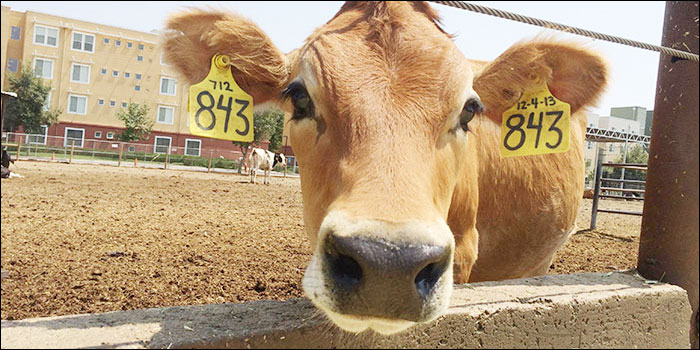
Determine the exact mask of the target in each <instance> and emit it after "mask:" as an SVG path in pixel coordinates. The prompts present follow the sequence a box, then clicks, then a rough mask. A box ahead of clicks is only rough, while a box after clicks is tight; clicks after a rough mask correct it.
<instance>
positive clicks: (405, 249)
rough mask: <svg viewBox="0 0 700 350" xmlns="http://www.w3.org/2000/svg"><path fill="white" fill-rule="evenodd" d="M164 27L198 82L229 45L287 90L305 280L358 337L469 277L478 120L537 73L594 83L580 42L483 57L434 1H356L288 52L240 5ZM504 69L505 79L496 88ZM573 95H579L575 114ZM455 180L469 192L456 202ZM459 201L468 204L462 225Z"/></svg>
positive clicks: (389, 326)
mask: <svg viewBox="0 0 700 350" xmlns="http://www.w3.org/2000/svg"><path fill="white" fill-rule="evenodd" d="M168 28H169V29H171V30H173V32H172V33H170V34H168V35H167V37H166V41H165V45H164V48H165V53H166V58H167V59H168V60H169V61H170V62H172V63H173V64H174V65H175V67H177V68H178V70H179V71H180V72H181V73H183V75H184V76H185V77H186V78H187V80H188V81H189V82H190V83H197V82H199V81H200V80H201V79H203V78H204V77H205V76H206V74H207V72H208V69H209V63H210V60H211V57H212V55H214V54H217V53H219V54H227V55H229V56H230V57H231V62H232V66H231V71H232V73H233V75H234V77H235V79H236V81H237V82H238V84H239V85H240V86H241V88H243V89H244V90H245V91H247V92H248V93H250V94H251V95H253V98H254V99H255V101H256V103H260V102H264V101H269V100H274V99H277V98H278V97H279V96H282V100H283V101H284V103H285V104H284V106H285V107H286V108H287V109H288V110H290V111H291V112H292V118H291V121H290V122H289V127H290V142H291V145H292V147H293V149H294V153H295V155H296V156H297V159H298V161H299V170H300V174H301V187H302V197H303V204H304V223H305V228H306V232H307V234H308V237H309V240H310V242H311V246H312V248H313V250H314V252H313V257H312V259H311V262H310V263H309V266H308V268H307V270H306V274H305V276H304V279H303V289H304V291H305V293H306V295H307V296H308V297H309V298H310V299H311V301H312V302H313V303H314V304H315V305H316V306H317V307H319V308H320V309H322V310H323V311H325V313H326V314H327V315H328V316H329V318H331V319H332V320H333V321H334V322H335V323H336V324H337V325H339V326H340V327H342V328H344V329H346V330H350V331H354V332H359V331H363V330H365V329H367V328H370V329H373V330H375V331H378V332H380V333H393V332H396V331H400V330H403V329H405V328H406V327H408V326H410V325H412V324H415V323H419V322H426V321H429V320H432V319H435V318H436V317H438V316H439V315H440V314H441V313H442V312H444V311H445V309H446V308H447V306H448V303H449V299H450V294H451V291H452V284H453V261H454V258H455V255H456V254H457V255H458V256H459V264H460V273H461V274H462V279H463V280H464V279H465V277H464V276H465V274H466V278H468V274H469V271H470V268H471V266H472V265H473V263H474V261H475V260H476V258H477V246H476V244H477V239H478V235H477V231H476V228H475V223H476V218H475V216H476V207H477V205H478V187H477V170H476V169H477V166H478V160H477V159H476V152H475V150H474V147H475V146H474V144H473V143H470V142H469V139H470V133H471V132H470V125H471V123H473V121H472V119H473V118H492V119H495V120H496V121H499V120H500V114H499V113H501V112H503V111H504V110H505V109H507V108H508V107H510V106H511V105H512V104H514V103H515V101H516V100H517V98H518V96H519V94H520V93H521V92H522V91H523V89H525V88H527V85H528V84H530V85H533V84H534V82H535V80H536V79H535V78H543V79H547V80H548V83H549V85H550V87H551V88H552V90H558V91H557V92H556V93H557V94H558V95H557V96H558V97H559V98H561V99H564V98H566V97H569V95H573V93H570V89H569V88H571V89H574V90H576V89H578V90H579V91H580V90H586V87H585V84H583V85H581V86H578V84H580V83H581V82H582V80H585V79H586V78H585V77H583V76H580V74H579V72H580V71H582V70H581V69H579V68H577V67H574V64H568V63H567V62H574V61H576V60H577V58H576V56H575V55H579V56H582V55H583V56H585V55H586V53H585V52H581V51H577V50H575V49H569V48H568V46H566V45H550V44H548V43H545V42H534V43H531V44H522V45H520V46H518V47H516V48H513V49H511V51H509V53H507V55H505V56H502V57H501V58H499V59H497V60H496V61H495V62H493V63H492V64H490V65H485V64H478V65H474V64H472V62H471V61H469V60H468V59H466V58H465V57H464V56H463V55H462V53H460V51H459V50H458V49H457V47H456V46H455V45H454V43H453V42H452V40H451V38H450V37H449V36H448V35H447V34H445V33H444V32H443V31H442V29H440V27H439V25H438V18H437V15H436V14H435V12H434V11H433V10H432V9H431V8H430V7H429V6H428V5H427V4H425V3H408V2H376V3H348V4H346V5H345V6H343V8H342V9H341V10H340V11H339V12H338V14H336V16H335V17H333V18H332V19H331V20H330V21H329V22H328V23H326V24H325V25H324V26H322V27H320V28H319V29H317V30H316V31H315V32H314V33H313V34H312V35H311V36H310V37H309V38H308V39H307V40H306V42H305V44H304V45H303V46H302V47H301V48H299V49H297V50H295V51H293V52H291V53H289V54H287V55H284V54H282V53H281V52H279V51H278V50H277V48H276V47H275V46H274V45H273V44H272V43H271V42H270V40H269V38H268V37H267V36H266V35H265V34H264V33H263V32H262V31H261V30H260V29H259V28H258V27H257V26H256V25H254V24H253V23H251V22H250V21H248V20H246V19H244V18H242V17H240V16H237V15H233V14H224V13H218V12H204V11H199V10H192V11H190V12H185V13H180V14H177V15H175V16H173V17H171V18H170V20H169V22H168ZM564 50H569V51H567V52H564ZM513 57H515V58H517V60H516V59H513ZM584 58H585V57H583V58H582V59H584ZM579 61H580V60H579ZM577 62H578V61H577ZM504 75H508V77H507V78H508V79H509V80H508V82H507V84H505V85H504V86H497V84H501V83H502V82H501V80H503V79H504ZM477 86H480V87H481V90H482V91H483V92H482V91H479V89H476V88H475V87H477ZM577 101H578V100H576V99H570V100H569V102H570V103H572V110H574V109H575V108H578V107H574V105H573V104H574V103H578V102H577ZM484 105H485V106H486V110H487V111H489V113H487V114H485V115H484V114H482V112H483V110H484V107H483V106H484ZM457 188H459V193H460V196H462V197H464V198H460V201H459V203H458V204H455V203H453V196H455V195H456V193H457V192H456V191H457V190H456V189H457ZM455 205H459V206H460V210H461V213H462V214H463V215H462V218H461V221H460V222H461V226H460V232H454V233H453V231H452V230H451V229H450V226H448V224H447V217H448V213H449V212H450V211H451V206H453V207H454V206H455ZM452 210H454V208H452ZM456 241H457V242H460V244H461V245H462V246H461V247H459V251H456V246H455V242H456Z"/></svg>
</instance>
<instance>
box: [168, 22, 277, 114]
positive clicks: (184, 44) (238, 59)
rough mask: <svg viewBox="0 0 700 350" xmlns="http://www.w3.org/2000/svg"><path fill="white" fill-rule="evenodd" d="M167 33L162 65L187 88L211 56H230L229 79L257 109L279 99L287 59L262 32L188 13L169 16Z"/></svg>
mask: <svg viewBox="0 0 700 350" xmlns="http://www.w3.org/2000/svg"><path fill="white" fill-rule="evenodd" d="M166 30H167V31H166V33H165V35H164V38H163V39H164V41H163V44H162V49H163V53H164V56H165V60H166V61H167V62H169V63H170V64H172V65H174V66H175V68H176V70H177V71H178V72H179V73H180V74H182V75H183V76H184V77H185V79H186V80H187V81H188V83H190V84H196V83H198V82H200V81H202V80H203V79H204V78H205V77H206V76H207V74H208V73H209V68H210V66H211V59H212V57H213V56H214V55H215V54H225V55H228V56H229V58H230V59H231V73H232V74H233V78H234V79H235V80H236V83H237V84H238V85H239V86H240V87H241V89H243V90H244V91H245V92H247V93H249V94H250V95H252V96H253V99H254V101H255V103H256V104H258V103H262V102H266V101H269V100H272V99H276V98H278V97H279V96H280V92H281V91H282V89H283V88H284V86H286V84H287V80H288V78H289V74H290V73H289V61H288V59H287V56H285V55H284V54H283V53H282V52H280V51H279V50H278V49H277V47H276V46H275V45H274V44H273V43H272V41H271V40H270V38H269V37H268V36H267V34H265V32H263V31H262V29H260V28H259V27H258V26H257V25H256V24H255V23H253V22H252V21H250V20H248V19H246V18H244V17H242V16H240V15H237V14H234V13H224V12H219V11H205V10H199V9H191V10H189V11H184V12H180V13H177V14H174V15H172V16H170V17H169V18H168V20H167V22H166Z"/></svg>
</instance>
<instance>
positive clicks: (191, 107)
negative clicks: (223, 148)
mask: <svg viewBox="0 0 700 350" xmlns="http://www.w3.org/2000/svg"><path fill="white" fill-rule="evenodd" d="M229 62H230V61H229V57H228V56H226V55H214V57H212V59H211V68H210V69H209V75H207V77H206V78H204V80H202V81H200V82H199V83H197V84H194V85H192V86H190V95H189V100H188V103H187V104H188V108H187V109H188V112H189V118H190V133H192V134H193V135H197V136H203V137H210V138H215V139H222V140H230V141H244V142H252V141H253V97H252V96H250V95H249V94H247V93H246V92H245V91H243V90H242V89H241V88H240V87H239V86H238V84H236V81H235V80H233V75H232V74H231V69H230V68H229Z"/></svg>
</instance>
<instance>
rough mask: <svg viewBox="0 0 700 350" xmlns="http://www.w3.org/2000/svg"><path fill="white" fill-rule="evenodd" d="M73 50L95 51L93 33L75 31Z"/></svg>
mask: <svg viewBox="0 0 700 350" xmlns="http://www.w3.org/2000/svg"><path fill="white" fill-rule="evenodd" d="M71 48H72V49H73V50H78V51H85V52H90V53H92V52H95V36H94V35H92V34H83V33H77V32H74V33H73V45H72V46H71Z"/></svg>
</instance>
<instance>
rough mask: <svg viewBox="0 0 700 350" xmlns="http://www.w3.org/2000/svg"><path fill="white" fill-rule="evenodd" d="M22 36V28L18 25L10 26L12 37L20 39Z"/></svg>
mask: <svg viewBox="0 0 700 350" xmlns="http://www.w3.org/2000/svg"><path fill="white" fill-rule="evenodd" d="M21 37H22V28H20V27H17V26H12V27H10V39H12V40H19V39H20V38H21Z"/></svg>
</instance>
